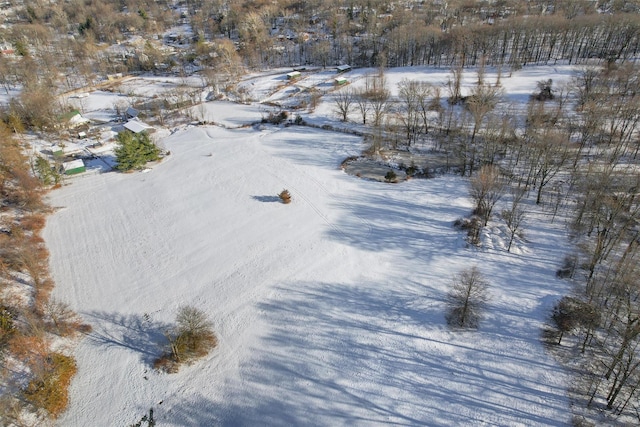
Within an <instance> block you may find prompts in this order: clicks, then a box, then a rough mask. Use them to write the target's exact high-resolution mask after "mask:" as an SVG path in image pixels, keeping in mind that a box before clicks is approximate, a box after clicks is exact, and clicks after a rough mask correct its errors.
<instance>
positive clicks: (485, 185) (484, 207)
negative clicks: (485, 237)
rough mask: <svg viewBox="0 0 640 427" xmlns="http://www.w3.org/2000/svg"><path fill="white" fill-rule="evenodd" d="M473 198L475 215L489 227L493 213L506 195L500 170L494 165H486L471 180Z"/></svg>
mask: <svg viewBox="0 0 640 427" xmlns="http://www.w3.org/2000/svg"><path fill="white" fill-rule="evenodd" d="M470 193H471V197H472V198H473V200H474V201H475V202H476V208H475V214H476V215H478V216H479V217H480V218H481V219H482V222H483V225H487V222H489V218H491V212H492V211H493V207H494V206H495V205H496V203H497V202H498V200H500V198H501V197H502V195H503V194H504V181H503V179H502V177H501V175H500V169H499V168H498V167H497V166H494V165H485V166H483V167H482V168H480V170H479V171H478V173H477V174H476V175H474V176H473V177H472V178H471V189H470Z"/></svg>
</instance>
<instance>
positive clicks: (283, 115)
mask: <svg viewBox="0 0 640 427" xmlns="http://www.w3.org/2000/svg"><path fill="white" fill-rule="evenodd" d="M288 118H289V113H288V112H286V111H280V112H279V113H274V112H273V111H271V112H269V115H268V116H267V117H263V118H262V123H271V124H272V125H279V124H282V123H284V122H285V121H286V120H287V119H288Z"/></svg>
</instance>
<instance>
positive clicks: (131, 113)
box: [124, 107, 140, 119]
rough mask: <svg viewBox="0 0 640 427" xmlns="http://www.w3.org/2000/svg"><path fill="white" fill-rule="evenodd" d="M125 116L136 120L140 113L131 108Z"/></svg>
mask: <svg viewBox="0 0 640 427" xmlns="http://www.w3.org/2000/svg"><path fill="white" fill-rule="evenodd" d="M124 114H125V116H126V117H127V119H135V118H136V117H138V114H140V111H138V110H136V109H135V108H133V107H129V108H127V111H125V112H124Z"/></svg>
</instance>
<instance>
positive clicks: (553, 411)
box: [44, 69, 571, 426]
mask: <svg viewBox="0 0 640 427" xmlns="http://www.w3.org/2000/svg"><path fill="white" fill-rule="evenodd" d="M403 72H405V73H406V72H407V70H406V69H405V70H404V71H403ZM531 72H534V73H535V72H536V70H535V69H532V71H531ZM522 73H523V76H524V77H523V78H522V79H521V80H519V82H520V83H516V80H515V77H514V80H513V87H514V89H517V88H520V89H521V90H522V91H523V93H524V90H525V89H522V88H524V87H526V93H527V94H528V93H531V92H532V91H533V88H534V87H535V82H536V81H538V80H540V79H542V78H546V77H545V76H540V75H533V77H531V76H530V75H529V74H527V70H523V72H522ZM389 74H391V72H390V73H389ZM563 75H564V74H563ZM417 77H419V76H416V78H417ZM565 77H566V76H565ZM389 78H390V80H391V79H399V78H400V77H398V76H395V77H393V78H392V77H389ZM503 85H504V86H505V87H507V79H506V78H505V79H504V80H503ZM256 86H260V87H264V84H261V83H257V84H256ZM513 93H515V94H516V95H514V96H517V92H513ZM220 105H222V107H220ZM207 108H208V109H207V111H208V112H212V114H214V115H216V117H218V116H219V115H222V114H223V113H222V111H223V110H224V112H225V114H226V116H225V117H226V118H225V123H228V124H229V125H236V124H238V123H237V122H238V120H237V119H236V118H239V117H246V118H252V117H254V115H257V114H259V111H260V110H259V109H258V108H257V107H255V108H256V109H251V108H249V110H247V107H245V106H238V107H235V106H234V104H231V103H224V104H211V106H209V107H207ZM235 108H237V110H236V109H235ZM329 110H330V103H328V102H326V103H324V105H321V106H320V107H319V108H318V109H317V110H316V112H315V113H314V114H315V115H316V117H319V115H320V114H322V112H323V111H324V112H325V113H327V114H328V111H329ZM226 120H228V122H227V121H226ZM161 143H162V146H163V147H165V148H166V149H168V150H170V151H171V155H170V156H168V157H167V158H166V159H165V160H164V161H163V162H162V163H160V164H158V165H156V166H154V167H153V168H152V170H150V171H149V172H148V173H133V174H120V173H116V172H112V173H102V174H93V175H86V176H79V177H77V178H74V179H73V180H71V182H70V184H69V185H66V186H64V187H63V188H62V189H60V190H56V191H54V192H52V193H51V194H50V203H51V204H52V205H53V206H54V207H56V208H58V209H57V211H56V213H55V214H53V215H52V216H51V217H50V218H49V220H48V224H47V227H46V229H45V233H44V237H45V239H46V242H47V245H48V247H49V249H50V252H51V268H52V274H53V277H54V279H55V281H56V289H55V292H54V296H55V297H56V298H58V299H60V300H62V301H66V302H69V303H70V305H71V307H72V308H73V309H75V310H76V311H77V312H79V313H80V314H81V315H82V316H83V317H84V319H85V321H86V322H88V323H90V324H91V325H92V326H93V332H91V333H90V334H89V336H88V337H87V338H85V339H84V340H83V341H81V343H80V344H79V346H78V347H77V350H76V357H77V360H78V365H79V372H78V375H77V376H76V378H75V379H74V382H73V384H72V387H71V404H70V407H69V409H68V411H67V412H66V413H65V414H64V415H63V417H62V418H61V419H60V420H59V425H61V426H87V425H96V423H97V424H98V425H113V426H123V425H130V424H133V423H135V422H136V421H138V420H139V419H140V418H141V417H142V416H143V415H144V414H145V413H148V411H149V409H150V408H153V410H154V417H155V419H156V421H157V423H158V424H157V425H161V426H215V425H224V426H229V425H232V426H236V425H237V426H257V425H268V426H303V425H310V426H311V425H313V426H340V425H349V426H352V425H362V426H371V425H413V426H423V425H429V426H450V425H458V426H462V425H473V426H476V425H486V426H494V425H500V426H518V425H521V426H532V425H541V426H542V425H544V426H547V425H566V424H568V423H569V420H570V418H571V416H570V410H569V399H568V397H567V393H566V387H567V382H568V378H569V375H568V374H567V373H565V372H563V370H562V369H561V367H560V366H559V365H558V364H557V363H556V362H555V361H554V360H553V358H552V357H551V356H550V355H548V354H547V353H546V352H545V350H544V348H543V346H542V344H541V342H540V339H539V334H540V326H541V324H542V323H543V321H544V319H545V316H546V315H547V313H548V310H549V308H550V307H551V306H552V305H553V303H554V302H555V301H556V300H557V299H558V298H559V297H560V296H561V295H563V294H564V293H565V291H566V287H567V284H566V283H564V282H562V281H560V280H558V279H556V278H555V274H554V273H555V270H556V269H557V267H558V266H559V264H560V262H561V260H562V258H563V256H564V253H565V248H566V244H565V234H566V232H565V230H564V227H563V225H562V222H561V221H555V222H553V223H551V221H549V219H548V218H545V216H544V214H543V213H542V212H540V211H539V210H538V208H536V207H535V206H532V207H531V212H530V213H529V221H528V222H527V224H526V226H525V230H526V235H527V241H526V242H519V243H518V245H517V247H516V248H515V250H513V251H512V252H511V253H508V252H506V250H505V249H504V242H503V240H502V239H501V234H500V231H499V228H498V224H497V223H493V224H492V223H490V227H488V230H487V232H486V235H485V236H484V238H485V245H484V246H483V248H481V249H477V248H470V247H467V245H466V244H465V241H464V239H463V235H462V234H461V233H460V232H458V231H456V230H454V229H453V228H452V223H453V222H454V220H456V219H457V218H459V217H462V216H465V215H467V214H468V213H469V211H470V210H471V209H472V201H471V200H470V198H469V197H468V184H467V181H466V180H465V179H463V178H460V177H456V176H443V177H439V178H435V179H430V180H410V181H406V182H403V183H400V184H395V185H392V184H384V183H379V182H374V181H365V180H360V179H357V178H355V177H352V176H349V175H347V174H345V173H344V172H342V171H341V170H340V169H339V164H340V162H341V161H342V160H343V159H344V158H345V157H347V156H351V155H357V154H359V153H360V151H361V150H362V149H363V148H365V147H364V146H363V143H362V141H361V138H358V137H355V136H350V135H344V134H340V133H332V132H328V131H323V130H318V129H311V128H307V127H297V126H292V127H287V128H284V127H272V126H266V127H265V126H262V127H260V128H258V127H253V128H252V127H249V128H243V129H223V128H220V127H214V126H210V127H205V126H200V127H185V128H183V129H181V130H178V131H175V132H173V133H172V134H171V135H170V136H168V137H166V138H164V139H163V140H162V141H161ZM283 188H287V189H288V190H289V191H290V192H291V194H292V196H293V202H292V203H291V204H289V205H284V204H281V203H279V202H278V199H277V196H276V195H277V193H279V192H280V191H281V190H282V189H283ZM499 210H500V208H499V207H498V208H496V211H499ZM472 265H477V266H478V267H479V268H480V270H481V271H482V273H483V274H484V275H485V277H486V278H487V279H488V280H489V282H490V284H491V287H490V292H491V300H490V303H489V307H488V310H487V315H486V317H485V319H484V320H483V321H482V322H481V325H480V328H479V330H477V331H464V332H460V331H451V330H450V329H449V328H448V327H447V325H446V323H445V320H444V310H445V306H444V300H445V295H446V293H447V290H448V288H449V285H450V283H451V279H452V276H453V275H454V274H455V273H457V272H458V271H459V270H461V269H462V268H465V267H469V266H472ZM181 305H193V306H196V307H197V308H200V309H202V310H204V311H206V312H207V313H208V314H209V316H210V318H211V319H212V321H213V323H214V327H215V331H216V334H217V336H218V338H219V345H218V347H217V348H216V349H215V350H213V352H212V353H210V355H209V356H207V357H206V358H205V359H203V360H200V361H197V362H196V363H195V364H194V365H192V366H187V367H183V368H182V369H181V370H180V371H179V372H178V373H177V374H171V375H168V374H162V373H158V372H155V371H153V369H152V368H151V362H152V360H153V359H154V358H155V357H157V356H158V354H159V353H160V349H159V343H162V342H163V332H164V331H165V330H166V328H167V325H169V324H170V323H171V322H172V321H173V319H174V317H175V313H176V309H177V308H178V307H179V306H181Z"/></svg>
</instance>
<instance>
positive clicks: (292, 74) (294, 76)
mask: <svg viewBox="0 0 640 427" xmlns="http://www.w3.org/2000/svg"><path fill="white" fill-rule="evenodd" d="M300 75H301V74H300V71H292V72H290V73H288V74H287V80H295V79H297V78H299V77H300Z"/></svg>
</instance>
